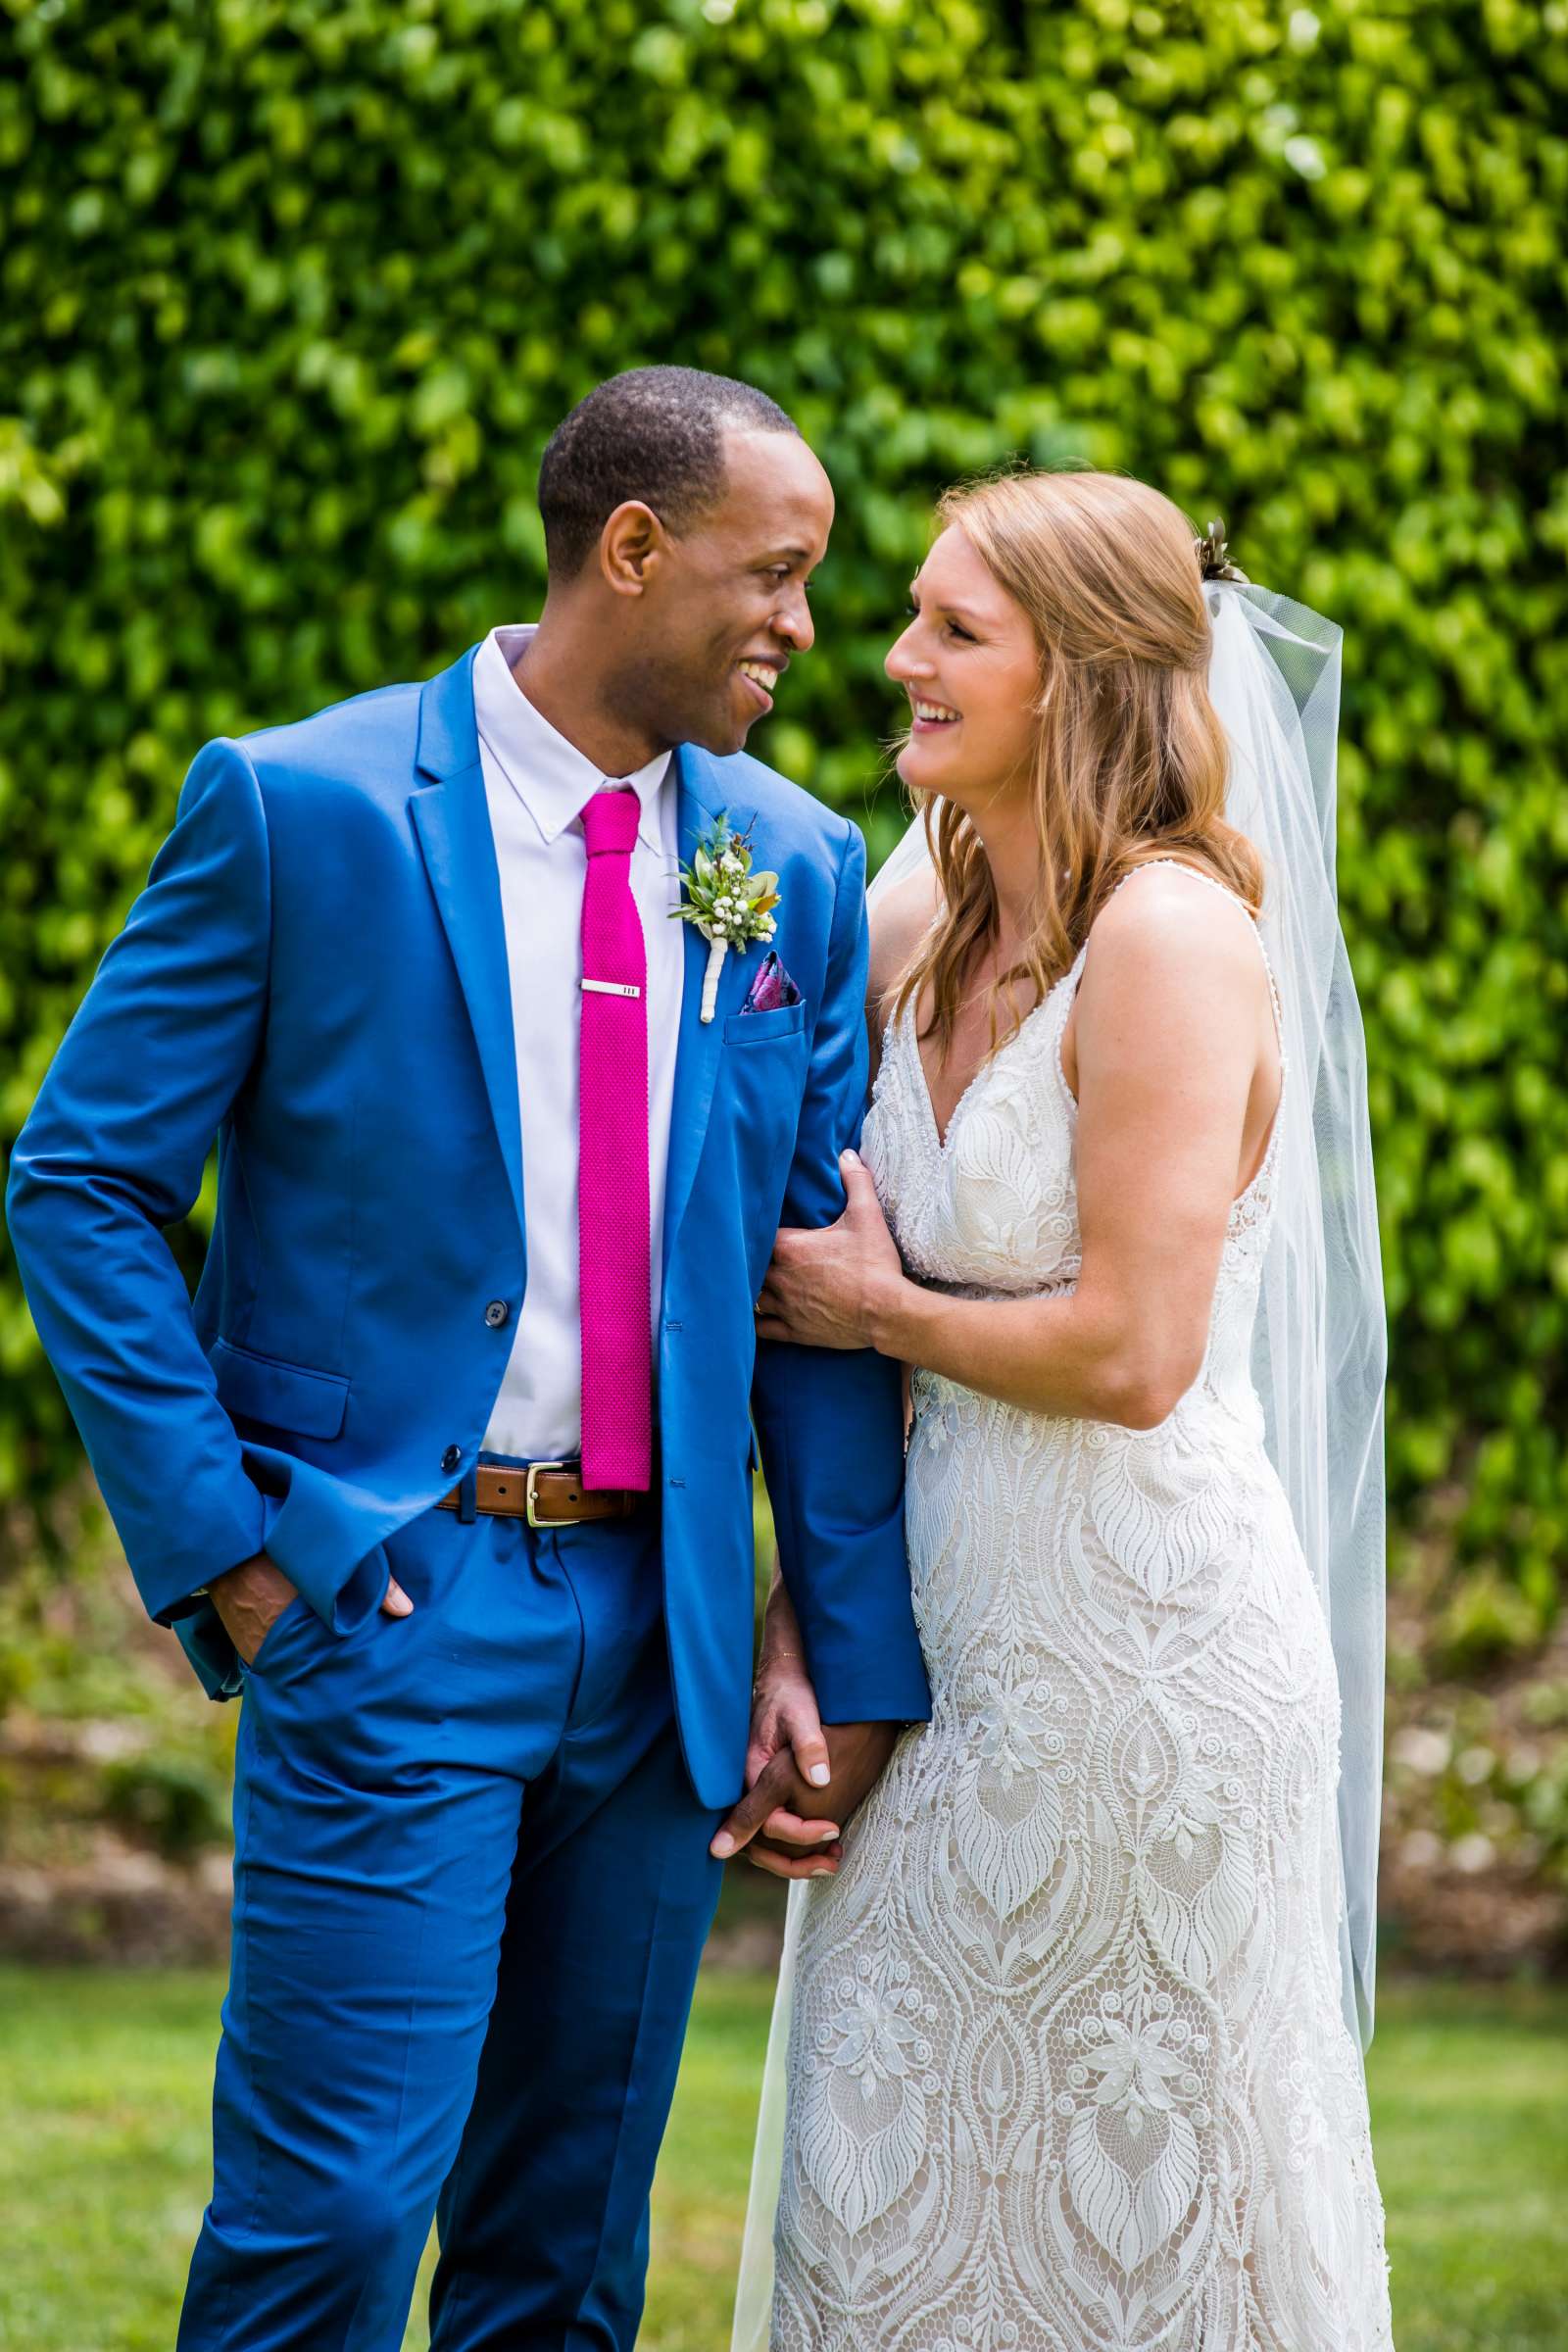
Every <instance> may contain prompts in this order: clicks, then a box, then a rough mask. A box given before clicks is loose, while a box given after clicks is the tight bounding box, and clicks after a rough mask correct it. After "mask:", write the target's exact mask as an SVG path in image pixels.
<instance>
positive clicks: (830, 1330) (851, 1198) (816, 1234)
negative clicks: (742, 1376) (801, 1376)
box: [757, 1152, 904, 1348]
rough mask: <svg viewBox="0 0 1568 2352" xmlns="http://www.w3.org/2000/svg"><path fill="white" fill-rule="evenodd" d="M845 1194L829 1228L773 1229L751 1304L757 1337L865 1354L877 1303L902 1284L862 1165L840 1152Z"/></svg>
mask: <svg viewBox="0 0 1568 2352" xmlns="http://www.w3.org/2000/svg"><path fill="white" fill-rule="evenodd" d="M839 1166H840V1168H841V1170H842V1172H843V1176H844V1189H845V1192H846V1195H847V1196H848V1201H847V1205H846V1207H845V1210H844V1214H843V1215H842V1216H841V1217H840V1218H839V1220H838V1222H837V1223H836V1224H833V1225H827V1226H823V1227H822V1228H820V1229H819V1230H817V1231H811V1230H809V1229H808V1228H806V1227H803V1226H795V1225H784V1226H781V1227H780V1228H779V1232H778V1235H777V1238H776V1239H775V1241H774V1244H773V1257H772V1262H771V1264H770V1265H769V1267H768V1269H767V1276H766V1279H765V1281H764V1282H763V1284H762V1291H761V1296H760V1298H759V1299H758V1301H757V1336H758V1338H759V1339H762V1340H793V1341H794V1342H795V1344H796V1345H797V1346H798V1347H803V1348H870V1347H874V1346H875V1340H874V1338H873V1336H872V1335H873V1333H874V1331H875V1329H876V1325H877V1322H878V1319H879V1313H880V1309H881V1307H882V1305H883V1304H884V1303H885V1301H886V1300H887V1299H888V1298H889V1297H890V1295H891V1294H892V1293H893V1292H894V1291H895V1290H896V1289H897V1288H898V1286H899V1285H900V1284H901V1283H902V1282H903V1280H904V1270H903V1268H902V1266H901V1265H900V1263H899V1252H898V1248H897V1245H896V1244H895V1242H894V1239H893V1236H892V1235H891V1234H890V1233H889V1231H888V1228H887V1220H886V1218H885V1217H884V1216H883V1214H882V1205H881V1202H880V1201H878V1200H877V1197H876V1186H875V1185H874V1184H873V1183H872V1182H871V1176H870V1171H869V1170H868V1168H867V1167H866V1165H865V1162H864V1161H863V1160H862V1159H860V1158H859V1157H858V1155H857V1154H856V1153H855V1152H842V1153H841V1154H840V1158H839Z"/></svg>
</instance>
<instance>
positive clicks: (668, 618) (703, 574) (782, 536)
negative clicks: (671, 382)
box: [616, 432, 833, 755]
mask: <svg viewBox="0 0 1568 2352" xmlns="http://www.w3.org/2000/svg"><path fill="white" fill-rule="evenodd" d="M832 527H833V489H832V485H831V483H830V482H829V480H828V478H827V475H826V474H825V473H824V472H823V470H822V467H821V466H820V465H819V464H818V462H817V460H816V459H815V458H814V457H813V456H812V455H811V452H810V451H809V449H808V448H807V446H806V443H805V442H804V441H803V440H800V439H799V438H798V437H797V436H796V435H795V434H793V433H783V432H777V433H774V432H731V433H728V434H726V436H725V440H724V481H723V488H722V490H721V492H720V494H719V496H718V498H717V499H716V501H715V502H714V503H713V504H712V505H711V506H710V507H709V508H708V509H707V510H706V511H705V512H704V513H703V514H702V515H699V516H698V517H697V518H696V519H695V520H694V521H693V522H691V523H690V524H689V525H688V527H687V528H686V530H685V531H684V532H683V533H681V534H680V535H679V536H678V537H677V536H674V535H673V534H669V535H665V536H664V538H663V540H662V546H661V551H660V553H661V560H660V562H659V563H658V564H656V565H654V566H652V567H651V568H650V570H649V573H648V575H647V578H646V583H645V592H644V594H643V595H641V596H640V597H639V598H637V599H636V600H635V602H634V603H633V604H632V606H631V608H630V609H629V610H628V611H627V612H626V613H625V626H626V635H627V642H626V645H625V659H624V662H619V663H617V665H616V669H617V687H618V692H617V697H616V699H617V700H618V701H619V702H620V703H621V705H622V708H623V710H624V711H625V712H626V715H627V716H630V715H631V714H632V712H633V711H635V713H636V716H637V718H638V719H639V720H640V721H641V723H642V724H644V725H645V726H647V727H648V728H649V729H650V731H651V732H652V733H653V734H654V736H655V737H656V738H657V739H658V740H661V741H662V742H665V743H672V744H673V743H695V744H700V745H701V746H702V748H703V750H704V751H708V752H716V753H718V754H720V755H722V754H724V753H728V752H738V751H740V750H741V749H742V747H743V745H744V744H745V742H746V738H747V735H748V733H749V731H750V730H751V728H752V727H753V726H754V725H755V724H756V722H757V720H758V719H760V718H762V717H765V715H766V714H767V712H768V711H771V710H772V708H773V704H774V701H775V699H776V697H777V695H778V693H779V692H780V690H781V686H782V681H783V676H784V672H785V670H786V669H787V668H788V666H789V663H790V662H791V660H792V658H793V657H794V656H795V655H796V654H804V653H807V652H809V649H810V646H811V643H812V640H813V637H814V635H815V632H814V630H813V629H812V626H811V614H810V607H809V601H808V595H807V585H808V582H809V579H810V575H811V573H812V571H813V570H814V569H815V567H816V565H817V564H819V563H820V562H821V560H822V556H823V554H824V552H825V551H826V548H827V541H828V533H829V531H830V530H831V529H832Z"/></svg>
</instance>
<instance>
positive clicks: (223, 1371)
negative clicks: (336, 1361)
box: [210, 1340, 349, 1438]
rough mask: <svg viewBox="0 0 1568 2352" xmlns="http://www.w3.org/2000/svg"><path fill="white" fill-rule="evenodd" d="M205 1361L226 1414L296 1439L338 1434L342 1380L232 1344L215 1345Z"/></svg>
mask: <svg viewBox="0 0 1568 2352" xmlns="http://www.w3.org/2000/svg"><path fill="white" fill-rule="evenodd" d="M210 1361H211V1363H212V1367H213V1371H214V1374H215V1376H216V1378H217V1381H218V1397H219V1402H220V1403H221V1405H223V1406H224V1408H225V1409H226V1410H227V1411H228V1412H231V1413H240V1414H242V1415H243V1416H244V1418H245V1419H246V1420H248V1421H265V1422H266V1423H267V1425H268V1427H269V1428H270V1429H285V1430H289V1431H292V1432H293V1434H294V1435H295V1436H296V1437H301V1438H335V1437H336V1436H337V1434H338V1432H339V1431H340V1430H341V1429H342V1427H343V1417H344V1415H345V1413H346V1412H347V1411H348V1404H349V1384H348V1381H347V1380H346V1379H345V1378H344V1377H343V1376H342V1375H341V1374H339V1373H336V1372H315V1371H313V1370H312V1369H311V1368H310V1366H309V1365H308V1364H285V1363H283V1362H282V1361H280V1359H279V1358H278V1357H277V1356H275V1355H258V1354H257V1353H256V1352H255V1350H254V1349H253V1348H240V1347H237V1346H236V1345H235V1343H234V1342H233V1341H232V1340H216V1341H215V1342H214V1343H213V1352H212V1356H211V1358H210Z"/></svg>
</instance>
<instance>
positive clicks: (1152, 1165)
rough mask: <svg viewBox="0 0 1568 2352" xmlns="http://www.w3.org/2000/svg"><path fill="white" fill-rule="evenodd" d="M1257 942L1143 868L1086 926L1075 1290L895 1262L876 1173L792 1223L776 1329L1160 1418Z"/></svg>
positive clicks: (1017, 1398)
mask: <svg viewBox="0 0 1568 2352" xmlns="http://www.w3.org/2000/svg"><path fill="white" fill-rule="evenodd" d="M1269 1020H1270V1015H1269V1011H1268V999H1267V986H1266V981H1265V979H1264V975H1263V968H1262V962H1261V958H1260V957H1259V956H1258V953H1257V947H1256V943H1255V941H1254V940H1252V939H1250V938H1249V937H1248V936H1247V935H1246V933H1245V931H1244V929H1243V925H1242V921H1241V920H1240V919H1238V920H1236V921H1234V922H1232V921H1223V922H1195V921H1194V919H1193V907H1192V900H1191V894H1190V891H1188V890H1187V889H1186V888H1185V887H1184V886H1183V885H1181V884H1175V883H1171V884H1163V886H1162V882H1161V881H1156V880H1155V879H1154V878H1153V877H1151V879H1150V881H1149V882H1147V883H1145V884H1144V886H1143V887H1142V888H1141V889H1139V890H1138V891H1136V892H1133V891H1128V892H1124V893H1122V894H1121V896H1120V897H1119V898H1118V899H1116V900H1114V901H1112V903H1111V904H1110V905H1109V906H1108V907H1106V909H1105V911H1104V913H1103V915H1102V917H1101V919H1100V921H1099V922H1098V923H1097V924H1096V926H1095V935H1094V945H1093V948H1092V951H1091V953H1090V956H1089V957H1088V959H1087V962H1086V965H1085V971H1084V977H1083V980H1082V982H1081V985H1080V988H1079V994H1078V1003H1077V1007H1076V1027H1077V1039H1076V1043H1077V1061H1078V1076H1079V1098H1080V1099H1079V1116H1078V1136H1077V1175H1078V1200H1079V1222H1080V1228H1081V1236H1082V1245H1083V1264H1082V1270H1081V1272H1080V1275H1079V1278H1078V1284H1077V1288H1076V1290H1075V1291H1074V1292H1073V1293H1072V1294H1071V1295H1069V1296H1063V1297H1055V1298H1050V1297H1047V1298H1035V1299H998V1300H992V1299H951V1298H948V1297H945V1296H944V1295H942V1294H941V1293H938V1292H933V1291H927V1290H922V1289H921V1288H920V1287H919V1286H918V1285H917V1284H914V1283H911V1282H909V1281H907V1279H906V1277H905V1276H904V1274H903V1272H902V1270H901V1268H900V1266H899V1262H898V1256H897V1252H896V1251H895V1250H894V1249H893V1246H892V1243H891V1240H890V1238H889V1237H888V1234H887V1230H886V1227H885V1225H883V1223H882V1219H881V1214H880V1211H879V1209H878V1207H877V1202H876V1195H875V1191H874V1188H873V1187H872V1185H871V1182H870V1179H869V1177H868V1176H867V1175H866V1173H865V1171H864V1170H863V1169H852V1170H851V1171H850V1174H851V1178H852V1183H851V1190H850V1207H849V1209H848V1210H847V1211H846V1213H845V1215H844V1217H842V1218H841V1219H840V1220H839V1222H838V1224H837V1225H835V1226H832V1227H830V1228H828V1229H827V1231H826V1232H822V1233H815V1234H798V1233H794V1232H788V1231H787V1232H785V1233H782V1234H781V1235H780V1236H779V1244H778V1249H777V1252H776V1254H775V1258H774V1262H773V1266H772V1268H771V1269H770V1270H769V1275H768V1280H767V1284H766V1286H765V1288H764V1291H763V1294H762V1302H761V1303H762V1313H763V1317H764V1320H763V1322H762V1324H761V1326H760V1328H761V1329H762V1330H764V1331H765V1332H767V1333H768V1334H769V1336H772V1337H776V1338H790V1339H799V1340H802V1341H808V1342H810V1343H811V1344H814V1345H816V1346H839V1347H851V1346H857V1347H863V1346H864V1345H865V1344H866V1342H867V1341H869V1342H870V1344H871V1345H872V1346H873V1347H875V1348H878V1349H879V1350H880V1351H881V1352H882V1353H883V1354H886V1355H891V1356H896V1357H898V1358H899V1359H900V1360H902V1361H903V1362H905V1363H913V1364H921V1365H924V1366H926V1367H927V1368H928V1369H929V1370H931V1371H934V1372H940V1373H944V1374H946V1375H947V1376H948V1377H949V1378H950V1379H953V1380H956V1381H959V1382H961V1383H962V1384H963V1385H964V1386H965V1387H966V1388H972V1389H976V1390H978V1391H979V1392H980V1393H981V1394H982V1395H985V1396H989V1397H1000V1398H1002V1399H1003V1400H1004V1401H1005V1402H1006V1403H1009V1404H1016V1405H1021V1406H1022V1407H1024V1408H1025V1409H1026V1410H1028V1411H1031V1412H1039V1413H1049V1414H1062V1415H1071V1416H1075V1417H1079V1418H1084V1419H1093V1420H1108V1421H1118V1422H1121V1423H1123V1424H1124V1425H1126V1426H1127V1427H1129V1428H1152V1427H1153V1426H1154V1425H1155V1424H1156V1423H1158V1422H1159V1421H1162V1420H1163V1419H1164V1418H1165V1416H1166V1414H1167V1413H1168V1412H1169V1411H1170V1410H1171V1407H1172V1406H1173V1405H1174V1404H1175V1403H1176V1401H1177V1399H1178V1398H1179V1397H1181V1396H1183V1395H1184V1394H1185V1392H1186V1390H1187V1389H1188V1388H1189V1387H1190V1386H1191V1385H1192V1382H1193V1381H1194V1379H1195V1378H1196V1377H1197V1374H1198V1371H1199V1368H1200V1366H1201V1362H1202V1355H1203V1348H1204V1344H1205V1340H1206V1336H1207V1330H1208V1317H1209V1309H1210V1306H1211V1303H1212V1300H1213V1294H1214V1284H1215V1281H1216V1279H1217V1276H1218V1272H1219V1260H1220V1251H1221V1250H1222V1248H1223V1246H1224V1240H1225V1231H1226V1225H1227V1222H1228V1219H1229V1215H1230V1205H1231V1201H1232V1199H1233V1197H1234V1195H1235V1192H1236V1188H1237V1170H1238V1165H1239V1162H1240V1158H1241V1152H1242V1144H1243V1137H1244V1131H1245V1128H1246V1126H1247V1123H1248V1119H1247V1114H1248V1105H1249V1100H1250V1094H1251V1090H1252V1086H1253V1079H1254V1072H1255V1071H1256V1070H1257V1068H1258V1065H1259V1059H1260V1052H1261V1051H1262V1048H1261V1040H1262V1038H1263V1037H1264V1035H1265V1034H1266V1035H1269V1036H1271V1035H1272V1028H1271V1026H1270V1027H1269V1028H1268V1029H1267V1031H1266V1032H1265V1030H1264V1029H1263V1027H1262V1026H1261V1024H1262V1023H1266V1022H1269Z"/></svg>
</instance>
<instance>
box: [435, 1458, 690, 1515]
mask: <svg viewBox="0 0 1568 2352" xmlns="http://www.w3.org/2000/svg"><path fill="white" fill-rule="evenodd" d="M473 1480H474V1496H473V1507H474V1509H475V1510H476V1511H486V1512H488V1513H489V1514H490V1515H491V1516H492V1517H493V1518H497V1519H526V1520H527V1522H528V1525H529V1526H530V1527H575V1526H577V1525H578V1523H579V1522H580V1521H583V1520H587V1519H631V1518H634V1517H635V1516H636V1514H637V1513H638V1512H639V1511H643V1510H646V1509H647V1508H648V1496H647V1495H643V1494H639V1493H638V1492H637V1491H636V1490H635V1489H633V1488H630V1487H603V1488H596V1489H595V1490H594V1491H593V1492H592V1493H590V1492H589V1491H588V1490H587V1489H586V1488H585V1487H584V1486H583V1483H582V1464H581V1463H580V1462H530V1463H529V1464H528V1465H527V1467H526V1469H503V1468H501V1467H500V1466H499V1465H498V1464H497V1463H495V1462H480V1463H479V1464H478V1465H477V1467H476V1468H475V1470H474V1472H473ZM461 1492H462V1490H461V1488H459V1487H454V1488H453V1490H452V1492H451V1494H450V1495H442V1497H441V1499H440V1501H439V1502H438V1503H437V1504H436V1506H435V1507H436V1509H437V1510H438V1511H455V1510H457V1508H458V1507H459V1499H460V1495H461Z"/></svg>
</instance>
